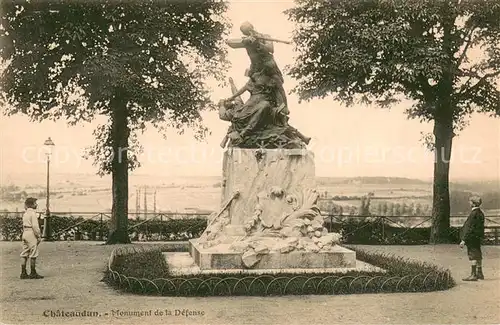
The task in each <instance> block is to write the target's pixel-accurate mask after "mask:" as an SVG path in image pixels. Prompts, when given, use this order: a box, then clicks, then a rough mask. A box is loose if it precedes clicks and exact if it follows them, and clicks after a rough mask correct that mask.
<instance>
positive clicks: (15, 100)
mask: <svg viewBox="0 0 500 325" xmlns="http://www.w3.org/2000/svg"><path fill="white" fill-rule="evenodd" d="M1 8H2V14H1V18H0V19H1V21H0V22H1V30H0V41H1V44H2V47H1V49H0V55H1V58H2V59H3V60H4V64H6V68H5V69H4V70H3V73H2V81H1V86H2V90H3V96H4V98H5V99H6V100H7V103H8V105H7V108H6V110H5V113H6V114H8V115H11V114H18V113H21V114H26V115H28V116H29V117H30V118H31V119H32V120H34V121H41V120H45V119H54V120H55V119H59V118H64V119H66V120H67V121H68V122H69V123H71V124H76V123H81V122H86V121H92V120H93V119H95V118H96V117H97V116H100V115H104V116H110V115H111V113H112V110H113V109H114V108H113V103H114V102H113V100H115V99H119V100H120V103H121V104H122V105H123V106H124V109H125V111H123V112H125V113H126V115H127V123H128V127H129V129H130V135H131V137H130V141H129V145H130V147H131V148H132V149H134V148H136V149H139V146H138V143H137V142H136V141H134V139H135V135H136V133H137V132H138V131H139V132H140V131H143V130H144V129H145V128H146V125H147V124H151V125H153V126H155V127H157V128H160V129H162V130H163V129H164V128H166V127H174V128H177V129H178V130H179V131H180V132H182V130H183V128H184V127H186V126H187V127H191V128H195V129H196V130H197V131H198V132H197V135H199V136H203V134H204V132H205V131H206V130H205V129H204V127H203V126H202V124H201V117H200V111H202V110H203V109H206V108H209V107H211V105H212V102H211V100H210V96H209V93H208V88H207V87H206V84H205V81H206V80H207V78H208V77H210V78H213V77H215V78H216V79H218V80H221V79H220V78H221V77H223V76H222V72H223V71H224V69H225V68H226V66H227V62H226V61H225V55H226V52H225V49H224V46H223V43H222V38H223V36H224V35H225V33H226V31H227V27H228V22H227V19H226V18H225V17H224V13H225V11H226V4H224V3H222V2H219V1H216V0H205V1H195V2H181V1H160V0H158V1H153V0H146V1H120V0H113V1H111V0H109V1H108V0H107V1H70V2H68V1H62V0H51V1H19V0H5V1H2V4H1ZM114 104H116V103H114ZM115 106H116V105H115ZM95 135H96V136H97V138H98V142H97V143H96V145H95V146H94V147H92V148H91V149H90V150H89V154H91V155H93V156H94V157H95V158H96V163H97V164H98V166H99V167H100V170H101V172H104V173H107V172H109V171H110V168H111V166H110V163H109V160H108V159H106V155H104V154H103V150H104V149H103V145H110V144H111V139H110V135H111V133H110V124H107V125H101V126H100V127H98V129H97V130H96V131H95ZM135 153H137V150H136V151H135V152H134V151H131V157H132V158H134V154H135ZM129 162H130V164H129V165H130V166H129V167H131V168H133V167H135V166H137V163H138V162H137V160H136V159H130V161H129Z"/></svg>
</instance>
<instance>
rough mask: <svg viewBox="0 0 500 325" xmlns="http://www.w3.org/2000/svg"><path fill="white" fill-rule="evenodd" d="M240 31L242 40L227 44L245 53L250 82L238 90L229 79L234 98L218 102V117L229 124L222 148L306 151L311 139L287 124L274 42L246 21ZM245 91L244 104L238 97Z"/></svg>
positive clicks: (280, 74)
mask: <svg viewBox="0 0 500 325" xmlns="http://www.w3.org/2000/svg"><path fill="white" fill-rule="evenodd" d="M240 29H241V31H242V33H243V34H244V35H245V37H244V38H242V39H232V40H228V41H227V44H228V45H229V46H230V47H232V48H245V49H246V50H247V53H248V56H249V57H250V68H249V69H247V71H246V73H245V75H246V76H247V77H248V78H249V80H248V82H247V83H246V84H245V85H244V86H243V87H242V88H241V89H239V90H237V89H236V86H235V85H234V82H233V81H232V79H231V80H230V83H231V88H232V91H233V95H232V96H231V97H229V98H228V99H225V100H222V101H220V103H219V117H220V118H221V119H222V120H225V121H229V122H231V127H230V128H229V130H228V134H227V135H226V137H225V138H224V140H223V141H222V143H221V146H222V147H223V148H224V147H226V145H228V146H231V147H239V148H266V149H276V148H281V149H298V148H305V146H306V145H307V144H309V141H310V140H311V139H310V138H309V137H306V136H304V135H303V134H302V133H300V132H299V131H298V130H297V129H295V128H293V127H292V126H290V125H289V124H288V119H289V117H288V115H289V110H288V106H287V98H286V93H285V90H284V88H283V82H284V79H283V74H282V72H281V70H280V69H279V67H278V65H277V64H276V61H275V60H274V56H273V53H274V48H273V42H274V41H276V40H275V39H272V38H271V37H270V36H268V35H265V34H261V33H258V32H256V31H255V29H254V28H253V26H252V24H250V23H249V22H245V23H243V24H242V25H241V28H240ZM245 92H249V93H250V98H249V99H248V100H247V101H246V102H245V103H243V101H242V100H241V97H240V95H242V94H243V93H245Z"/></svg>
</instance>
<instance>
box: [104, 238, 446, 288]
mask: <svg viewBox="0 0 500 325" xmlns="http://www.w3.org/2000/svg"><path fill="white" fill-rule="evenodd" d="M348 248H350V249H352V250H354V251H356V254H357V259H359V260H361V261H364V262H366V263H369V264H372V265H374V266H378V267H380V268H383V269H385V270H386V272H374V271H372V272H366V271H348V272H347V273H342V274H339V273H316V274H311V273H303V274H295V273H294V274H291V273H279V274H260V275H251V274H248V273H243V272H234V273H224V274H217V275H214V274H211V275H210V274H198V275H186V276H172V275H171V274H170V273H169V269H168V265H167V263H166V259H165V257H164V255H163V252H165V251H179V250H181V251H185V250H186V249H185V247H183V248H180V249H179V247H175V248H171V247H168V246H163V247H154V248H152V247H148V248H145V247H141V248H137V247H135V245H134V246H132V247H130V246H128V247H122V248H118V249H116V250H115V251H113V253H112V255H111V258H110V263H109V267H108V270H107V271H106V272H105V277H104V281H105V282H106V283H107V284H108V285H110V286H112V287H114V288H116V289H119V290H123V291H126V292H131V293H136V294H145V295H160V296H232V295H236V296H238V295H239V296H270V295H306V294H318V295H324V294H328V295H331V294H355V293H391V292H425V291H439V290H447V289H449V288H452V287H453V286H455V281H454V279H453V278H452V277H451V274H450V272H449V271H448V270H444V269H441V268H439V267H437V266H435V265H431V264H427V263H422V262H418V261H409V260H406V259H403V258H401V257H396V256H388V255H383V254H374V253H369V252H366V251H363V250H361V249H358V248H353V247H348Z"/></svg>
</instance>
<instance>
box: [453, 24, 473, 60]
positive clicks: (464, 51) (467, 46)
mask: <svg viewBox="0 0 500 325" xmlns="http://www.w3.org/2000/svg"><path fill="white" fill-rule="evenodd" d="M475 30H476V27H475V26H471V28H470V30H469V33H468V34H467V36H466V39H468V40H467V43H466V44H465V47H464V50H463V51H462V54H460V57H459V58H458V62H457V66H456V69H457V70H458V69H460V65H461V64H462V63H463V61H464V59H465V58H466V56H467V51H468V50H469V47H470V46H471V44H472V43H473V42H472V34H474V31H475Z"/></svg>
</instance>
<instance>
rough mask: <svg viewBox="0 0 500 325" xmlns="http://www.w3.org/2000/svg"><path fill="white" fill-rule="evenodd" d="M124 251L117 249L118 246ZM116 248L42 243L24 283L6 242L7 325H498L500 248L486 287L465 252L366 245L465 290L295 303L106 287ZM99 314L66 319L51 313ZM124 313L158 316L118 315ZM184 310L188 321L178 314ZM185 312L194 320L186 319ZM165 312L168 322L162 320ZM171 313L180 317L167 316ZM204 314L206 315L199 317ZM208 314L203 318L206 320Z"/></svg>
mask: <svg viewBox="0 0 500 325" xmlns="http://www.w3.org/2000/svg"><path fill="white" fill-rule="evenodd" d="M114 247H116V246H114ZM114 247H113V246H103V245H100V244H96V243H90V242H54V243H42V246H41V253H40V254H41V255H40V256H41V257H40V265H39V273H41V274H42V275H45V276H46V278H45V279H43V280H38V281H35V280H22V281H21V280H20V279H19V271H20V266H19V248H20V243H19V242H13V243H11V242H0V250H1V251H0V257H1V265H0V272H1V279H2V283H1V284H2V287H1V292H0V303H1V315H0V322H1V323H4V324H5V323H6V324H109V323H112V324H145V323H147V324H266V323H267V324H287V325H291V324H302V325H304V324H314V325H319V324H340V323H342V324H346V323H351V324H430V323H432V324H438V323H439V324H486V323H488V324H498V323H500V293H499V288H500V286H499V285H500V247H498V246H496V247H495V246H488V247H485V248H484V251H483V253H484V256H485V265H484V273H485V276H486V278H487V279H486V280H485V281H480V282H476V283H464V282H462V281H461V280H460V279H461V278H462V276H465V275H468V272H469V266H468V262H467V258H466V255H465V252H464V251H461V250H460V249H459V248H458V246H452V245H439V246H405V247H402V246H362V247H363V248H364V249H367V250H371V251H383V252H387V253H394V254H396V255H404V256H407V257H409V258H415V259H419V260H425V261H429V262H432V263H436V264H440V265H443V266H445V267H447V268H449V269H450V270H451V271H452V274H453V276H454V277H455V279H456V280H457V282H458V286H457V287H455V288H453V289H451V290H448V291H443V292H431V293H410V294H408V293H405V294H363V295H347V296H287V297H269V298H260V297H234V298H231V297H225V298H224V297H209V298H171V297H142V296H136V295H130V294H122V293H118V292H116V291H114V290H113V289H110V288H108V287H107V286H106V285H105V284H104V283H102V282H100V279H101V278H102V274H103V273H102V272H103V270H104V268H105V265H106V263H107V259H108V256H109V254H110V252H111V251H112V249H113V248H114ZM84 310H85V311H88V312H96V313H98V314H99V316H95V317H60V316H56V315H57V314H54V315H53V316H51V315H50V312H51V311H52V312H54V313H57V311H64V312H74V311H84ZM117 310H120V311H124V312H130V311H146V312H149V311H151V313H152V315H151V316H147V315H144V316H141V317H139V316H117V315H113V312H116V311H117ZM176 310H178V313H181V315H177V316H176V315H175V313H176ZM182 310H189V311H190V312H192V313H194V314H191V315H186V312H184V315H182ZM155 311H162V312H163V313H164V315H163V316H160V315H154V313H155ZM166 311H170V312H171V313H172V315H165V312H166ZM197 313H198V315H196V314H197ZM201 313H203V315H200V314H201Z"/></svg>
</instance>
